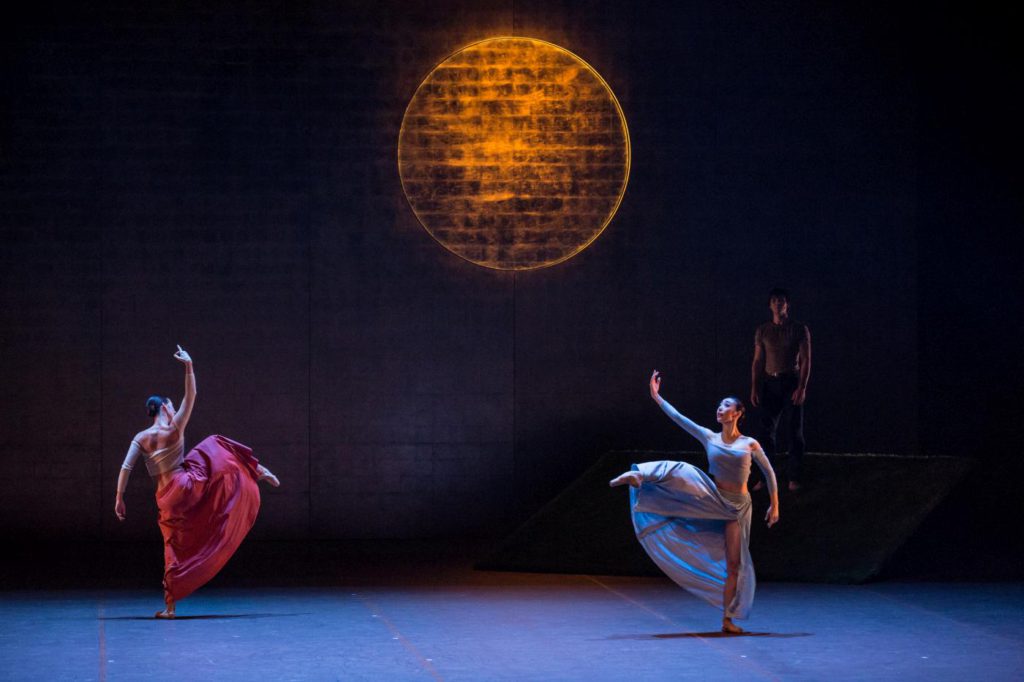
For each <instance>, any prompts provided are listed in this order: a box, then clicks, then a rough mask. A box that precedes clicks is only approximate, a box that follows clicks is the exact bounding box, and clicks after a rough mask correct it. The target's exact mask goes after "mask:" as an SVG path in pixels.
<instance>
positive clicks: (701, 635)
mask: <svg viewBox="0 0 1024 682" xmlns="http://www.w3.org/2000/svg"><path fill="white" fill-rule="evenodd" d="M719 637H724V638H728V637H777V638H779V639H785V638H790V637H813V633H810V632H741V633H739V634H735V635H733V634H728V633H725V632H722V631H720V630H715V631H713V632H667V633H664V634H655V635H612V636H611V637H606V638H605V639H636V640H650V639H685V638H692V639H715V638H719Z"/></svg>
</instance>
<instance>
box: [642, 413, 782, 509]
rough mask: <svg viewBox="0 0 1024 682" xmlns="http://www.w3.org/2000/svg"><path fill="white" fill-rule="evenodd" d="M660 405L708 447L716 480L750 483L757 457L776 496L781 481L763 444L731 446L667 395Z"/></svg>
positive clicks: (738, 483) (735, 483)
mask: <svg viewBox="0 0 1024 682" xmlns="http://www.w3.org/2000/svg"><path fill="white" fill-rule="evenodd" d="M659 404H660V405H661V409H662V411H664V412H665V414H667V415H668V417H669V419H671V420H672V421H674V422H675V423H676V424H679V426H681V427H683V430H685V431H686V432H687V433H688V434H690V435H691V436H693V437H694V438H696V439H697V440H699V441H700V442H701V444H702V445H703V446H704V451H705V452H706V453H707V454H708V473H709V474H711V476H712V477H714V479H715V480H716V481H721V482H723V483H732V484H733V485H740V484H742V483H746V482H747V478H748V477H749V476H750V460H751V457H753V459H754V460H755V461H756V462H757V466H758V467H759V468H760V469H761V472H762V473H763V474H764V478H765V481H766V482H767V484H768V492H769V493H771V494H773V495H774V494H775V493H776V491H777V490H778V484H777V483H776V482H775V471H774V470H773V469H772V465H771V463H769V462H768V458H767V457H766V456H765V454H764V450H762V449H761V446H760V445H755V447H754V448H745V447H737V448H731V447H729V446H728V445H725V444H724V443H722V442H721V440H720V439H718V438H715V432H714V431H712V430H711V429H706V428H704V427H703V426H699V425H698V424H695V423H694V422H692V421H690V420H689V419H687V418H686V417H684V416H683V415H681V414H679V412H677V411H676V409H675V408H674V407H672V406H671V405H669V403H668V401H667V400H665V399H664V398H662V399H661V400H660V401H659ZM755 443H756V441H755Z"/></svg>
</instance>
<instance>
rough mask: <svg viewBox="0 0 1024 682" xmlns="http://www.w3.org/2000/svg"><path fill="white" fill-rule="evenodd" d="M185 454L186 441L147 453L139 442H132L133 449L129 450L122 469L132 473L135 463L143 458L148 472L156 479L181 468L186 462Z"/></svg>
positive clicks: (179, 441) (179, 440) (179, 439)
mask: <svg viewBox="0 0 1024 682" xmlns="http://www.w3.org/2000/svg"><path fill="white" fill-rule="evenodd" d="M184 454H185V439H184V438H178V441H177V442H176V443H172V444H171V445H168V446H167V447H166V448H160V449H159V450H154V451H153V452H146V451H145V450H143V449H142V446H141V445H139V443H138V442H137V441H134V440H133V441H132V444H131V447H129V448H128V454H127V455H125V458H124V463H123V464H122V465H121V468H122V469H124V470H126V471H131V470H132V469H133V468H134V467H135V462H136V461H138V459H139V456H140V455H141V456H143V457H145V459H146V470H147V471H148V472H149V475H150V476H151V477H152V478H156V477H157V476H159V475H160V474H166V473H167V472H168V471H174V470H175V469H178V468H180V467H181V463H182V461H184V456H183V455H184Z"/></svg>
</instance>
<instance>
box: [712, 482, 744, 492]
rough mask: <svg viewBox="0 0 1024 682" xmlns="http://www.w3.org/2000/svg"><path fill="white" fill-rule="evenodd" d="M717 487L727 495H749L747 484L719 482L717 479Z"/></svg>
mask: <svg viewBox="0 0 1024 682" xmlns="http://www.w3.org/2000/svg"><path fill="white" fill-rule="evenodd" d="M715 485H716V486H717V487H718V489H719V490H724V491H725V492H727V493H737V494H739V495H746V494H747V484H746V483H726V482H725V481H719V480H718V479H715Z"/></svg>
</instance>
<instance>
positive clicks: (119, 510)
mask: <svg viewBox="0 0 1024 682" xmlns="http://www.w3.org/2000/svg"><path fill="white" fill-rule="evenodd" d="M114 513H115V514H117V520H118V521H124V516H125V508H124V500H122V499H118V500H117V502H114Z"/></svg>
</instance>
